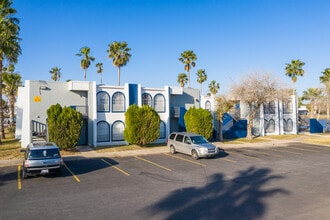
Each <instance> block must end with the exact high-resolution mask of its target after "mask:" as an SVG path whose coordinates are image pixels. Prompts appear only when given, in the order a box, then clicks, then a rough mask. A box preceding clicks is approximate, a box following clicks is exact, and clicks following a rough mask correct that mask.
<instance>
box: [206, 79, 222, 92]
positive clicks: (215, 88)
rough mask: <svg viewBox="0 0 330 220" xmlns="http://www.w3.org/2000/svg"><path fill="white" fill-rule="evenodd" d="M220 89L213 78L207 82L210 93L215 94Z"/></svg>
mask: <svg viewBox="0 0 330 220" xmlns="http://www.w3.org/2000/svg"><path fill="white" fill-rule="evenodd" d="M219 89H220V84H219V83H217V82H216V81H215V80H212V81H211V82H210V84H209V90H210V93H211V94H212V95H215V94H217V93H218V91H219Z"/></svg>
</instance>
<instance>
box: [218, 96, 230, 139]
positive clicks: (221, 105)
mask: <svg viewBox="0 0 330 220" xmlns="http://www.w3.org/2000/svg"><path fill="white" fill-rule="evenodd" d="M233 107H234V102H233V101H231V100H227V99H226V97H224V96H219V97H217V98H216V107H215V111H216V117H217V120H219V140H220V141H223V135H222V124H223V116H224V114H225V113H227V112H229V110H230V109H232V108H233Z"/></svg>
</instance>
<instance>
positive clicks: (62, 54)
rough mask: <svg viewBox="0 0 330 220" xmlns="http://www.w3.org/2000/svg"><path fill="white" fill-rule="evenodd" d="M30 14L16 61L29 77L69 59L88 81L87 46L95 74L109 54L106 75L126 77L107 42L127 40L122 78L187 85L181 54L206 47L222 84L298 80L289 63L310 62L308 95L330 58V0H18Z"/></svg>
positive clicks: (211, 75) (70, 75) (211, 73)
mask: <svg viewBox="0 0 330 220" xmlns="http://www.w3.org/2000/svg"><path fill="white" fill-rule="evenodd" d="M13 7H14V8H16V9H17V11H18V13H17V17H18V18H19V19H20V27H21V32H20V37H21V38H22V42H21V48H22V55H21V56H20V57H19V62H18V64H17V65H16V70H17V71H18V72H19V73H20V74H21V75H22V78H23V80H39V79H40V80H51V74H50V73H49V70H50V69H51V68H52V67H55V66H58V67H59V68H61V72H62V77H61V81H66V80H68V79H71V80H83V79H84V78H83V71H82V69H81V68H80V59H81V58H80V57H78V56H76V55H75V54H77V53H78V52H79V50H80V48H81V47H83V46H88V47H90V48H91V55H92V56H94V57H95V58H96V61H95V62H94V63H92V65H91V66H90V68H89V69H88V70H87V80H92V81H96V82H97V83H100V75H99V74H97V73H96V68H95V64H96V63H97V62H103V63H104V72H103V83H105V84H110V85H117V68H115V67H114V66H113V65H112V61H111V60H110V59H109V58H108V55H107V53H106V50H107V49H108V45H109V44H110V43H112V42H113V41H126V42H127V43H128V47H130V48H131V54H132V57H131V60H130V62H129V63H128V64H127V65H126V66H124V67H123V68H122V70H121V84H123V83H128V82H129V83H140V84H141V85H142V86H143V87H152V88H159V87H161V88H162V87H164V86H165V85H170V86H178V83H177V75H178V74H179V73H183V72H184V69H183V64H182V63H181V62H179V61H178V58H179V57H180V54H181V53H182V52H183V51H185V50H193V51H194V52H195V54H196V55H197V61H196V67H195V68H193V69H192V71H191V86H192V87H195V88H199V84H198V83H197V82H196V79H197V78H196V74H195V73H196V72H197V70H198V69H205V71H206V73H207V75H208V81H207V82H205V83H204V84H203V93H206V91H207V90H208V86H207V85H208V84H209V83H210V81H211V80H216V82H219V83H220V91H219V93H221V94H225V93H228V90H229V88H230V85H232V84H233V82H237V81H238V80H239V79H240V78H241V77H244V75H246V74H249V73H251V72H254V71H259V72H270V73H272V74H274V76H276V77H278V78H279V79H280V80H281V81H282V82H284V83H287V84H288V85H289V86H291V79H290V78H289V77H287V76H285V70H284V68H285V64H286V63H289V62H291V60H292V59H300V60H302V61H304V62H305V63H306V65H305V66H304V69H305V76H304V77H301V78H298V81H297V83H296V88H297V90H298V93H299V94H302V91H304V90H306V89H307V88H310V87H320V86H321V85H320V83H319V76H321V72H322V71H324V69H325V68H327V67H330V56H329V51H330V41H329V39H330V38H329V36H330V28H329V27H330V17H329V10H330V1H328V0H120V1H118V0H116V1H114V0H79V1H77V0H29V1H26V0H14V4H13Z"/></svg>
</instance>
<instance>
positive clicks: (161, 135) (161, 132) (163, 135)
mask: <svg viewBox="0 0 330 220" xmlns="http://www.w3.org/2000/svg"><path fill="white" fill-rule="evenodd" d="M165 138H166V125H165V123H164V122H163V121H160V128H159V139H165Z"/></svg>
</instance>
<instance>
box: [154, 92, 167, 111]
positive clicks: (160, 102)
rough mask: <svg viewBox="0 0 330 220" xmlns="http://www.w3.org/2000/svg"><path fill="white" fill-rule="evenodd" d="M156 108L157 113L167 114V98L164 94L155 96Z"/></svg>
mask: <svg viewBox="0 0 330 220" xmlns="http://www.w3.org/2000/svg"><path fill="white" fill-rule="evenodd" d="M154 107H155V111H156V112H165V98H164V96H163V95H162V94H157V95H155V98H154Z"/></svg>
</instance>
